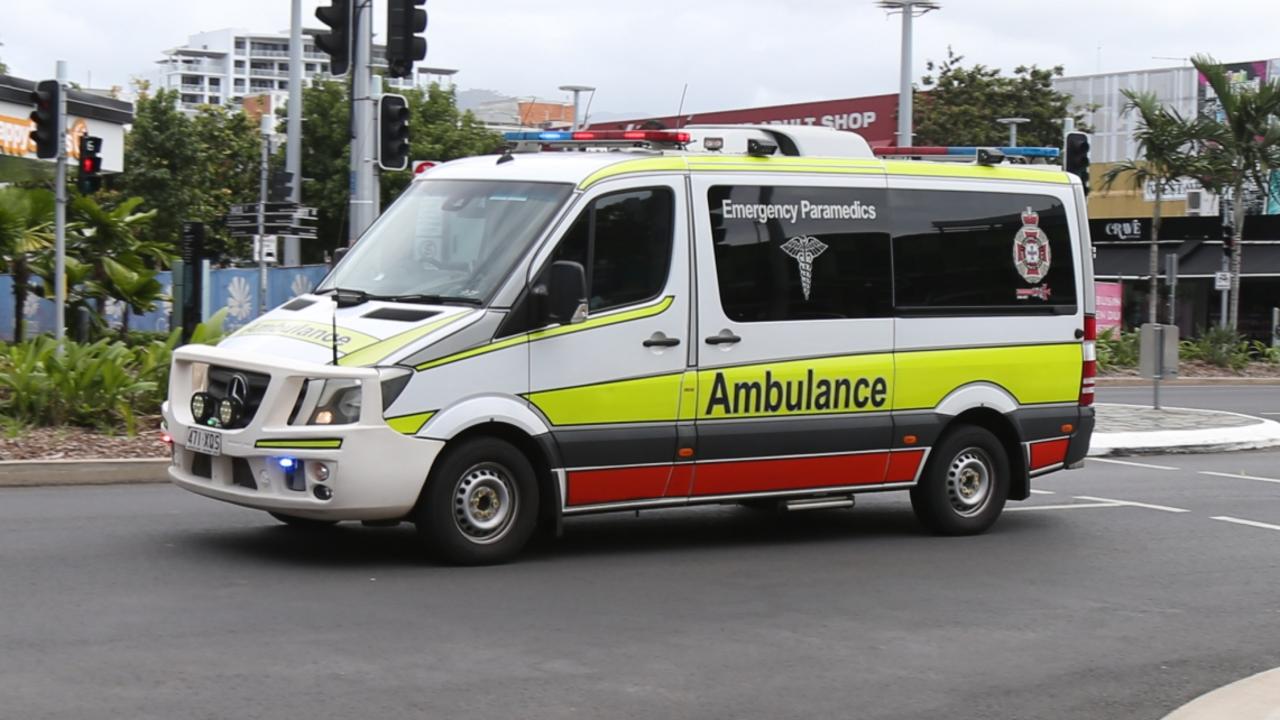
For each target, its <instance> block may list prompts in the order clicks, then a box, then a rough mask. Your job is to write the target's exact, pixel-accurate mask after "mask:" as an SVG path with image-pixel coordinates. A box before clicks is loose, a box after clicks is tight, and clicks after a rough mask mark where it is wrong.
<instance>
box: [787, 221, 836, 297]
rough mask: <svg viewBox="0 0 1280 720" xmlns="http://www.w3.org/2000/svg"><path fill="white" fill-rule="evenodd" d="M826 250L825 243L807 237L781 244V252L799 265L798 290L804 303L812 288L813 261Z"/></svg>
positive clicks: (794, 238) (803, 236)
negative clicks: (802, 293)
mask: <svg viewBox="0 0 1280 720" xmlns="http://www.w3.org/2000/svg"><path fill="white" fill-rule="evenodd" d="M826 249H827V244H826V243H824V242H822V241H821V240H819V239H818V238H816V237H811V236H809V235H802V236H800V237H793V238H791V239H790V240H788V241H786V242H785V243H783V244H782V247H781V250H782V252H784V253H786V254H788V255H790V256H791V257H793V258H795V261H796V262H797V263H798V264H799V265H800V289H801V290H802V291H803V292H804V299H805V300H806V301H808V300H809V290H810V289H811V288H812V287H813V261H814V260H817V259H818V256H819V255H821V254H822V253H823V251H824V250H826Z"/></svg>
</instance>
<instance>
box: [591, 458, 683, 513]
mask: <svg viewBox="0 0 1280 720" xmlns="http://www.w3.org/2000/svg"><path fill="white" fill-rule="evenodd" d="M670 477H671V466H670V465H658V466H654V467H631V468H611V469H608V470H575V471H573V472H570V473H569V498H568V503H569V504H570V505H595V504H597V503H608V502H621V501H623V500H644V499H647V498H660V497H662V493H663V492H664V491H665V490H666V489H667V480H668V478H670Z"/></svg>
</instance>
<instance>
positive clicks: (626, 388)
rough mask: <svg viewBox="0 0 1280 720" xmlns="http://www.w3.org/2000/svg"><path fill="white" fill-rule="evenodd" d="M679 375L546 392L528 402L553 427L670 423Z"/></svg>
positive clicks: (674, 416) (677, 401)
mask: <svg viewBox="0 0 1280 720" xmlns="http://www.w3.org/2000/svg"><path fill="white" fill-rule="evenodd" d="M682 378H683V373H675V374H672V375H660V376H657V377H648V378H640V379H638V380H622V381H619V382H610V383H601V384H599V385H586V386H583V387H575V388H565V389H563V390H549V391H545V392H535V393H530V394H529V400H530V401H531V402H533V404H534V405H536V406H537V407H538V409H539V410H541V411H542V412H543V414H545V415H546V416H547V419H548V420H550V421H551V423H552V424H553V425H595V424H600V423H635V422H659V421H668V422H673V421H674V420H675V418H676V408H677V407H678V405H679V403H680V383H681V380H682Z"/></svg>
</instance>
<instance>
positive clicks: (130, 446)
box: [0, 423, 169, 460]
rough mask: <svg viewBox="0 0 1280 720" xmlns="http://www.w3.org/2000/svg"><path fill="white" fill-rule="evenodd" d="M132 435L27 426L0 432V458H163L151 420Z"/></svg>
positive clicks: (166, 449)
mask: <svg viewBox="0 0 1280 720" xmlns="http://www.w3.org/2000/svg"><path fill="white" fill-rule="evenodd" d="M144 427H146V428H148V429H146V430H142V431H139V433H138V435H137V436H136V437H129V436H127V435H124V434H119V435H107V434H104V433H101V432H97V431H95V430H88V429H85V428H29V429H26V430H22V431H20V432H19V433H18V434H17V435H14V436H9V435H0V460H88V459H94V458H112V459H116V458H128V459H143V458H167V457H169V447H168V446H167V445H165V444H164V443H163V442H161V440H160V431H159V430H157V429H155V423H150V424H147V425H145V426H144Z"/></svg>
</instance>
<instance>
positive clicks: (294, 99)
mask: <svg viewBox="0 0 1280 720" xmlns="http://www.w3.org/2000/svg"><path fill="white" fill-rule="evenodd" d="M286 132H287V136H286V139H285V147H284V156H285V163H284V164H285V170H286V171H288V172H290V173H293V184H292V186H291V187H290V193H289V202H292V203H295V204H301V203H302V0H293V4H292V9H291V11H290V15H289V121H288V129H287V131H286ZM301 245H302V243H301V241H300V240H299V239H298V238H296V237H286V238H285V240H284V258H283V259H284V263H283V264H284V265H301V264H302V247H301Z"/></svg>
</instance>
